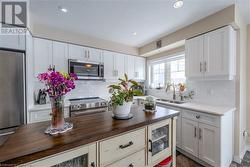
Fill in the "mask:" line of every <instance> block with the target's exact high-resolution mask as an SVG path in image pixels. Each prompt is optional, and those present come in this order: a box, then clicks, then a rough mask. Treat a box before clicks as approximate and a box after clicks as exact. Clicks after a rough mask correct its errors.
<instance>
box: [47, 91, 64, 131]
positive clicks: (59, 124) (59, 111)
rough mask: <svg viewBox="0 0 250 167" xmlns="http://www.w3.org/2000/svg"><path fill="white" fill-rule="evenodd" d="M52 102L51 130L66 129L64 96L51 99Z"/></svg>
mask: <svg viewBox="0 0 250 167" xmlns="http://www.w3.org/2000/svg"><path fill="white" fill-rule="evenodd" d="M50 102H51V109H52V112H51V129H58V130H59V129H63V128H64V123H65V122H64V96H59V97H50Z"/></svg>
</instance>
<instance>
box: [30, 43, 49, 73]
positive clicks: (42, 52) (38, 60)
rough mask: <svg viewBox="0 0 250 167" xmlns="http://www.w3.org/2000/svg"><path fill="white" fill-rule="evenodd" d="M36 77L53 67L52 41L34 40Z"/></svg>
mask: <svg viewBox="0 0 250 167" xmlns="http://www.w3.org/2000/svg"><path fill="white" fill-rule="evenodd" d="M33 42H34V43H33V47H34V50H33V51H34V77H37V75H38V74H39V73H43V72H46V71H47V70H48V68H49V66H52V41H50V40H46V39H40V38H34V40H33Z"/></svg>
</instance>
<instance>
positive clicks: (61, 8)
mask: <svg viewBox="0 0 250 167" xmlns="http://www.w3.org/2000/svg"><path fill="white" fill-rule="evenodd" d="M58 9H59V10H60V11H61V12H64V13H67V12H68V10H67V9H66V8H64V7H61V6H58Z"/></svg>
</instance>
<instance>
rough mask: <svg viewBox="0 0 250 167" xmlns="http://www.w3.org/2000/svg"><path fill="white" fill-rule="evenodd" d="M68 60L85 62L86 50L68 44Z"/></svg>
mask: <svg viewBox="0 0 250 167" xmlns="http://www.w3.org/2000/svg"><path fill="white" fill-rule="evenodd" d="M68 47H69V58H70V59H76V60H81V61H86V59H87V56H86V50H85V49H84V47H82V46H78V45H71V44H69V46H68Z"/></svg>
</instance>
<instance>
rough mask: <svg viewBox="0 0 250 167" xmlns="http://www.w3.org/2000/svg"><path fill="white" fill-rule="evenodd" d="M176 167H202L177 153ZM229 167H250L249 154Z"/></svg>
mask: <svg viewBox="0 0 250 167" xmlns="http://www.w3.org/2000/svg"><path fill="white" fill-rule="evenodd" d="M176 167H203V166H202V165H200V164H198V163H197V162H195V161H193V160H191V159H189V158H188V157H186V156H184V155H183V154H181V153H179V152H177V157H176ZM230 167H250V152H246V154H245V156H244V159H243V160H242V163H241V164H237V163H235V162H233V163H232V164H231V165H230Z"/></svg>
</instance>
